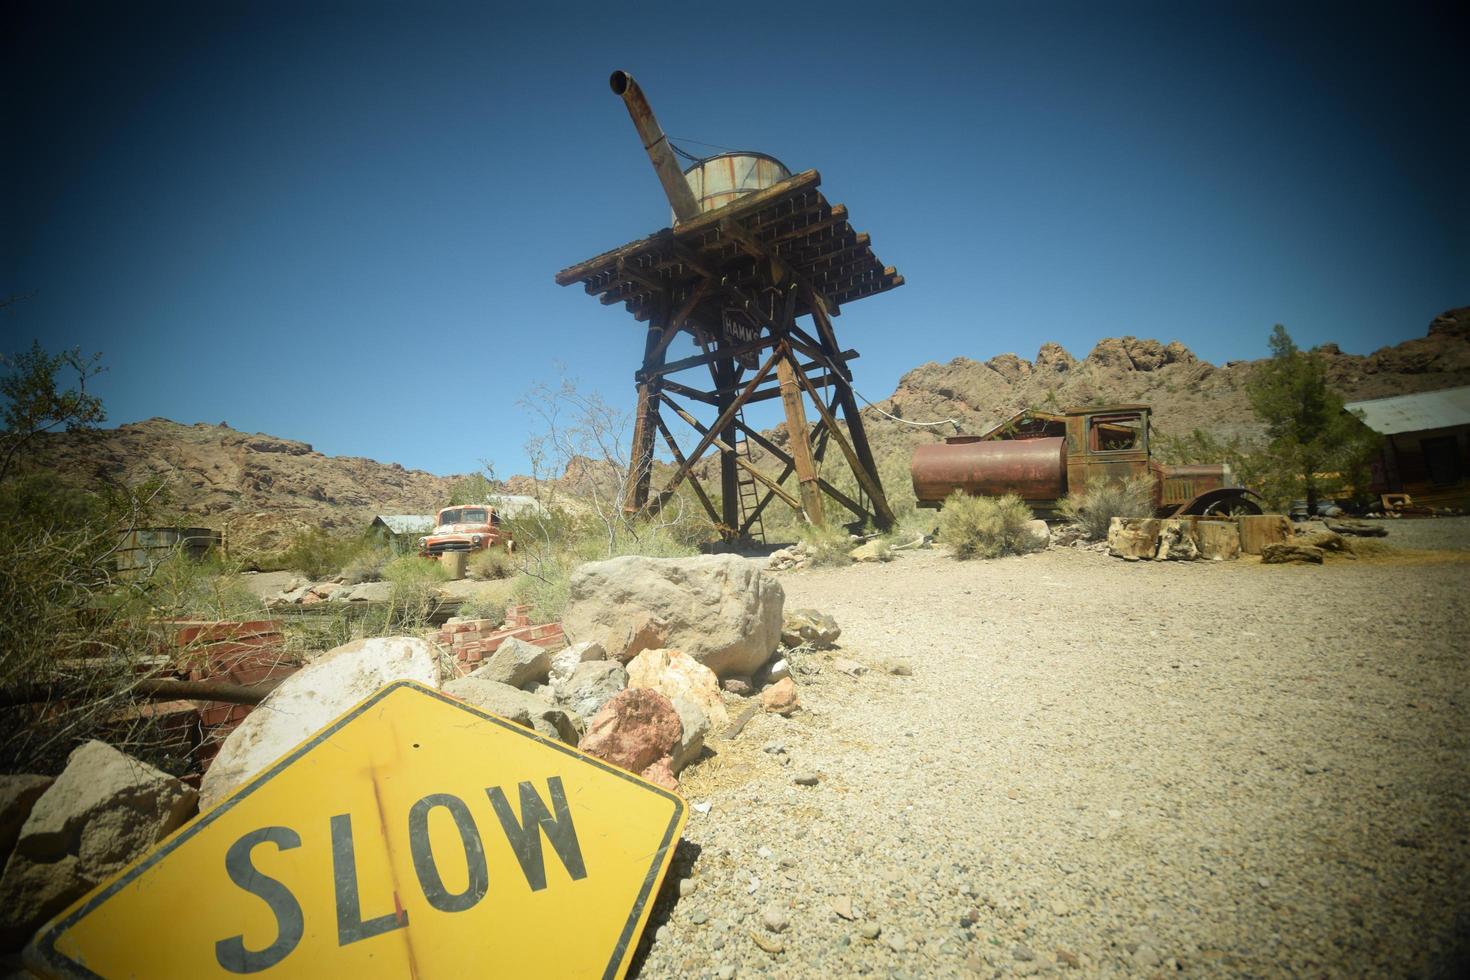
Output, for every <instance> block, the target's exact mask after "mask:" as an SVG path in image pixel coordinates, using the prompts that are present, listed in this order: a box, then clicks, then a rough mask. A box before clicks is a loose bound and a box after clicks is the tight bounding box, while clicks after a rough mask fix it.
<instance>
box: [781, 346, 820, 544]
mask: <svg viewBox="0 0 1470 980" xmlns="http://www.w3.org/2000/svg"><path fill="white" fill-rule="evenodd" d="M799 370H800V369H799V368H798V367H797V365H796V360H795V358H794V357H793V356H792V354H791V349H790V348H789V347H784V348H783V350H782V355H781V359H780V360H778V361H777V362H776V376H777V377H778V378H779V379H780V381H781V404H782V406H783V407H784V408H785V409H786V433H787V435H788V436H789V437H790V444H791V459H792V461H793V462H794V463H795V465H796V479H797V480H798V481H799V482H800V484H801V510H802V514H803V516H804V517H805V518H806V522H807V523H808V524H813V525H817V526H820V525H822V524H823V523H824V518H823V515H822V488H821V487H820V486H818V480H817V465H816V463H815V462H814V461H813V460H812V444H811V443H810V442H808V441H807V425H806V409H805V407H803V404H802V402H803V398H802V392H801V386H800V384H799V383H798V382H797V380H796V376H797V373H798V371H799Z"/></svg>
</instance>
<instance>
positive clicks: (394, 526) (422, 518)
mask: <svg viewBox="0 0 1470 980" xmlns="http://www.w3.org/2000/svg"><path fill="white" fill-rule="evenodd" d="M378 522H382V524H383V526H384V527H386V528H387V529H388V530H390V531H392V532H393V533H394V534H422V533H423V532H425V531H432V530H434V515H432V514H429V515H427V516H426V515H424V514H379V515H377V517H375V518H373V523H375V524H376V523H378Z"/></svg>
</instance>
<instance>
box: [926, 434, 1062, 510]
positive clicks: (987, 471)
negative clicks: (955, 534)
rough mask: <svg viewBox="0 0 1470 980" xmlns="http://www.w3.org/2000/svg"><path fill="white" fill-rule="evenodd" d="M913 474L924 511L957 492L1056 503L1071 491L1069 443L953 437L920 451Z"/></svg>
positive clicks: (1059, 439) (1058, 438)
mask: <svg viewBox="0 0 1470 980" xmlns="http://www.w3.org/2000/svg"><path fill="white" fill-rule="evenodd" d="M909 473H910V475H911V476H912V477H913V480H914V496H916V497H917V498H918V499H919V506H921V507H937V506H938V505H939V504H940V503H942V502H943V501H944V498H945V497H948V496H949V495H950V494H951V493H953V492H954V491H956V490H963V491H964V492H965V493H967V494H971V495H974V496H981V495H983V496H988V497H998V496H1001V495H1002V494H1007V493H1014V494H1016V495H1017V496H1018V497H1020V498H1021V499H1022V500H1056V499H1058V498H1060V497H1062V496H1065V495H1066V492H1067V440H1066V439H1063V438H1062V437H1060V436H1056V437H1053V438H1049V439H1002V440H982V439H980V438H979V437H977V436H951V437H950V438H949V439H946V440H945V441H944V442H943V443H942V444H935V445H932V446H919V447H918V448H917V449H915V450H914V456H913V460H912V462H911V463H910V464H909Z"/></svg>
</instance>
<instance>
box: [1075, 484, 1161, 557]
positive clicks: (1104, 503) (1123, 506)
mask: <svg viewBox="0 0 1470 980" xmlns="http://www.w3.org/2000/svg"><path fill="white" fill-rule="evenodd" d="M1057 510H1058V511H1059V512H1060V513H1061V515H1062V516H1063V517H1065V518H1066V519H1067V520H1069V521H1071V522H1072V523H1074V524H1076V525H1078V526H1079V527H1081V528H1082V529H1083V531H1085V532H1086V533H1087V540H1089V541H1099V540H1101V539H1103V538H1105V537H1107V536H1108V527H1109V526H1110V525H1111V524H1112V523H1113V518H1115V517H1152V516H1153V513H1154V481H1153V480H1152V479H1151V478H1149V477H1146V476H1138V477H1129V478H1128V479H1125V480H1102V481H1095V482H1093V483H1091V484H1089V485H1088V486H1086V487H1084V488H1083V489H1082V490H1080V491H1073V492H1072V493H1069V494H1067V496H1065V497H1063V498H1062V499H1061V501H1060V502H1059V503H1058V504H1057Z"/></svg>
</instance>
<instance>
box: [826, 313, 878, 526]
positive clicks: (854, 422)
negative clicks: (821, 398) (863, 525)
mask: <svg viewBox="0 0 1470 980" xmlns="http://www.w3.org/2000/svg"><path fill="white" fill-rule="evenodd" d="M811 311H812V319H813V320H814V321H816V324H817V335H818V336H819V337H820V338H821V340H822V349H823V352H824V353H825V354H826V355H827V356H828V358H830V359H832V361H833V364H834V366H835V367H836V369H837V371H838V374H839V377H840V378H841V381H839V382H838V384H837V402H838V404H839V405H841V406H842V418H843V421H845V422H846V423H847V432H848V434H849V435H850V436H851V437H852V449H853V453H854V454H855V455H856V456H857V463H858V465H860V466H861V467H862V468H863V469H864V470H866V471H867V474H868V477H869V480H870V481H871V483H872V489H869V490H868V496H870V497H871V498H872V500H873V517H874V520H875V521H876V523H877V524H878V529H879V530H881V531H888V530H891V529H892V528H893V525H894V523H895V521H894V517H893V509H892V508H891V507H889V506H888V497H887V496H886V495H885V494H884V493H883V483H882V481H881V480H880V479H879V477H878V464H877V462H876V461H875V460H874V459H873V449H872V447H871V446H870V445H868V432H867V430H866V429H865V428H864V427H863V417H862V413H861V412H860V411H859V410H858V403H857V399H856V398H854V397H853V393H852V369H850V368H849V367H848V366H847V364H846V363H845V362H844V361H842V360H839V359H837V355H838V354H840V353H841V350H840V348H838V346H837V334H836V333H835V332H834V331H833V330H832V321H831V320H829V319H827V314H826V312H825V311H824V310H823V309H822V306H821V304H820V303H813V304H812V307H811ZM842 382H847V383H846V384H844V383H842ZM836 434H837V433H834V435H836ZM859 482H860V483H861V482H863V481H862V480H859ZM875 490H876V493H875V492H874V491H875Z"/></svg>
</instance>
